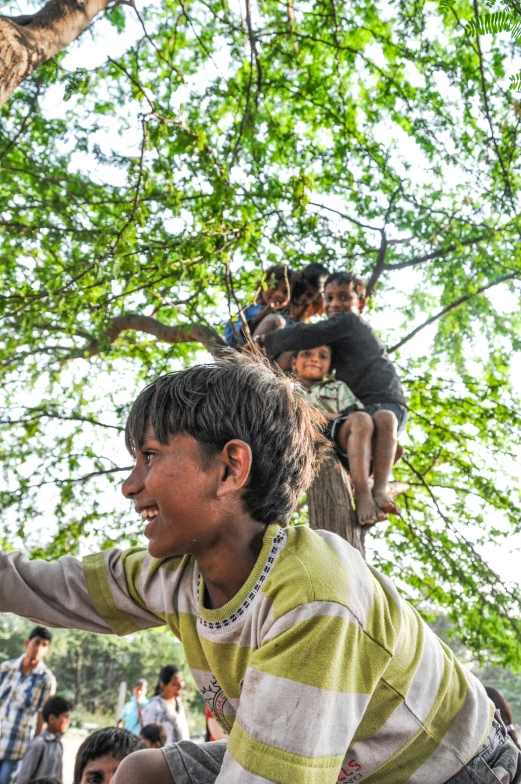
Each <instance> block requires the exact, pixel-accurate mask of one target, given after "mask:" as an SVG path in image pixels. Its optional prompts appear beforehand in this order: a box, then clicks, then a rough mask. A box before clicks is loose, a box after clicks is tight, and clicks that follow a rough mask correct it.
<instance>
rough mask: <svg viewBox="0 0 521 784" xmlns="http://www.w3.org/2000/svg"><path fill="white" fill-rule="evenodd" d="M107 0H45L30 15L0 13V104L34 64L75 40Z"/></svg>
mask: <svg viewBox="0 0 521 784" xmlns="http://www.w3.org/2000/svg"><path fill="white" fill-rule="evenodd" d="M108 4H109V0H49V2H48V3H46V5H44V7H43V8H42V9H41V10H40V11H38V12H37V13H35V14H32V15H30V16H18V17H13V18H8V17H6V16H0V106H2V105H3V104H4V103H5V102H6V101H7V100H8V99H9V98H10V97H11V95H12V94H13V92H14V90H15V89H16V87H17V86H18V85H19V84H20V83H21V82H23V81H24V80H25V79H27V77H28V76H30V75H31V74H32V73H33V71H34V70H36V68H38V66H40V65H41V64H42V63H44V62H45V61H46V60H49V58H51V57H52V56H53V55H55V54H57V53H58V52H61V51H62V50H63V49H65V48H66V47H67V46H68V45H69V44H70V43H72V41H75V40H76V38H78V36H79V35H81V33H83V31H84V30H86V28H87V27H88V26H89V24H90V23H91V22H92V20H93V19H94V17H96V16H97V15H98V14H99V13H100V11H103V10H104V9H105V8H106V7H107V5H108Z"/></svg>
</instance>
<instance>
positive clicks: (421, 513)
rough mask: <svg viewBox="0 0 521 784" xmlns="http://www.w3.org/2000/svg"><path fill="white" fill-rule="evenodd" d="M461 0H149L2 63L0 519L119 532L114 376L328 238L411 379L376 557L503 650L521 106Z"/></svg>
mask: <svg viewBox="0 0 521 784" xmlns="http://www.w3.org/2000/svg"><path fill="white" fill-rule="evenodd" d="M473 17H474V8H473V5H472V4H471V3H469V2H468V0H459V2H457V3H454V4H452V6H451V7H447V8H446V9H445V11H444V12H443V13H440V11H439V10H438V8H437V6H436V5H435V4H428V3H427V4H424V5H419V4H417V3H416V2H413V0H395V1H394V0H393V2H386V3H382V2H378V1H377V0H354V2H350V3H346V2H341V1H340V0H317V2H314V3H308V2H300V0H297V1H296V2H292V0H289V1H288V2H275V1H273V0H263V2H261V3H259V4H258V5H255V6H254V5H252V4H251V2H250V0H244V2H241V3H239V2H235V0H233V2H232V0H230V1H229V2H228V1H227V0H188V1H187V2H185V1H184V0H182V1H181V2H173V0H153V1H152V2H151V3H148V4H146V5H144V6H139V9H135V8H130V7H128V8H122V7H121V6H116V7H113V8H112V9H111V10H109V11H108V12H107V14H106V15H105V17H104V19H103V20H100V21H98V22H96V23H95V24H94V25H93V27H92V28H91V31H90V33H89V34H88V35H90V36H91V38H90V39H89V38H88V36H87V37H86V38H85V39H84V40H83V42H82V43H80V44H79V45H75V46H73V47H72V49H71V50H70V51H69V52H68V53H63V54H61V55H60V56H58V57H56V58H55V59H54V60H52V61H50V62H49V63H47V64H46V65H44V66H42V67H41V68H40V69H39V70H38V71H37V72H36V73H35V74H34V75H33V76H32V77H31V79H30V80H29V81H27V82H26V83H24V84H23V85H22V87H21V88H19V89H18V91H17V93H16V94H15V96H14V97H13V99H12V100H11V101H10V103H9V104H8V105H7V106H6V107H5V108H4V110H3V112H2V125H1V130H0V167H1V177H2V189H1V193H0V200H1V218H0V230H1V235H0V236H1V246H0V269H1V273H0V274H1V284H0V285H1V292H2V298H1V305H0V307H1V315H2V321H1V323H2V327H1V336H0V367H1V369H2V387H3V392H2V400H1V406H2V410H1V412H0V419H1V421H2V443H1V446H0V453H1V457H2V463H3V477H4V483H3V489H2V491H1V493H0V507H1V509H2V511H3V512H4V520H6V521H8V520H14V521H15V525H8V524H7V523H6V524H5V526H4V529H3V536H4V544H5V545H6V546H11V545H12V544H14V543H16V542H17V541H19V537H25V539H26V544H27V546H28V547H29V549H30V550H31V551H32V552H33V554H35V555H40V556H42V557H48V558H51V557H55V556H56V555H58V554H61V553H63V552H69V553H75V552H77V551H78V550H79V547H80V545H81V543H82V542H84V541H85V540H86V539H87V538H89V537H94V538H95V539H96V540H97V541H98V542H100V543H101V544H102V545H103V546H110V544H111V543H113V542H114V541H116V540H118V541H122V540H123V539H126V540H127V541H136V537H137V535H138V532H139V528H140V526H139V525H138V524H137V523H136V522H135V521H133V520H132V519H131V518H130V516H129V514H128V509H127V507H126V506H124V505H122V504H121V503H119V505H118V503H117V502H115V501H114V498H115V495H111V494H110V493H106V492H105V491H106V488H107V485H110V484H111V483H112V484H118V483H119V481H120V478H121V471H122V470H123V469H124V467H125V465H126V464H128V458H125V457H124V455H122V454H121V449H120V447H119V444H120V442H121V440H122V439H121V435H120V433H119V431H120V430H121V427H122V425H123V423H124V419H125V413H126V411H127V410H128V407H129V404H130V402H131V400H132V397H133V395H134V394H135V391H136V389H138V388H139V387H141V386H142V385H143V384H144V383H145V382H146V381H148V380H151V379H152V378H154V377H155V376H156V375H157V374H159V373H162V372H165V371H166V370H169V369H172V368H174V367H176V366H178V364H179V363H191V362H194V361H199V360H200V355H198V353H197V352H198V351H200V349H201V345H200V344H201V343H203V344H206V345H207V344H208V343H209V341H210V340H211V338H212V336H214V335H216V334H217V333H221V332H222V324H223V321H225V320H226V319H227V318H228V313H229V312H230V311H234V310H235V309H236V303H241V304H243V303H244V302H245V301H247V300H248V299H249V298H251V297H252V296H253V294H254V291H255V288H256V285H257V281H258V278H259V271H260V269H261V268H262V267H266V266H267V265H268V264H270V263H273V262H280V261H284V262H286V263H288V264H290V265H291V266H295V267H297V268H299V267H303V266H305V265H306V264H307V263H308V262H310V261H321V262H323V263H325V264H326V265H328V266H329V267H330V268H331V269H341V268H344V267H346V266H348V267H352V268H354V269H355V270H356V272H358V273H359V274H362V275H364V276H366V278H367V279H368V280H369V281H370V285H371V287H372V288H374V287H376V296H375V298H374V304H373V306H372V307H373V309H372V311H371V312H370V313H369V318H370V319H373V318H374V320H375V323H377V324H378V326H379V328H380V330H381V332H382V334H383V336H384V339H385V340H386V341H387V344H388V345H389V346H390V347H391V349H392V350H393V351H394V352H395V354H394V356H395V359H396V361H397V362H398V363H399V367H400V371H401V374H402V377H403V379H404V382H405V386H406V390H407V393H408V395H409V398H410V404H411V419H412V422H411V425H410V428H409V445H408V446H407V459H406V461H404V462H403V463H401V464H400V466H399V467H398V469H397V472H396V474H397V478H400V479H403V480H405V481H408V482H409V483H410V485H411V490H410V491H409V492H408V494H407V496H406V497H405V501H404V515H403V518H402V519H400V520H397V521H393V523H392V524H390V525H388V526H382V527H381V528H379V529H376V530H375V534H374V537H375V542H374V549H375V552H374V555H373V559H374V561H375V562H376V563H377V565H379V566H380V567H381V568H384V569H385V570H386V571H388V572H390V573H392V574H394V576H395V577H399V578H400V580H401V582H402V586H403V587H404V588H405V590H406V591H407V592H408V593H409V594H410V595H411V596H412V597H413V598H415V599H416V600H417V601H419V602H421V603H423V604H424V605H425V604H427V605H429V604H430V605H433V604H434V605H436V606H440V607H442V608H445V610H446V611H447V612H448V614H449V617H450V618H451V620H452V622H453V623H454V624H455V626H456V628H457V630H458V632H459V634H460V636H461V637H462V639H463V640H464V642H465V643H466V645H467V646H468V647H469V648H470V649H472V651H473V652H474V653H475V654H477V655H481V656H483V657H486V658H488V659H490V660H491V661H501V662H503V663H506V664H510V665H512V666H520V665H521V645H520V641H521V638H520V635H521V622H520V620H519V598H520V592H519V590H518V589H517V588H515V587H513V586H505V585H503V584H502V582H501V581H500V579H499V578H498V576H497V575H496V574H494V572H493V571H492V570H491V569H489V567H488V566H487V565H486V563H485V562H484V561H483V560H482V558H481V557H480V554H479V552H480V545H481V544H483V543H485V542H490V541H501V540H502V539H503V538H504V537H505V536H506V537H508V536H510V535H511V534H512V533H514V532H518V531H519V529H520V527H521V526H520V523H519V520H520V514H519V512H520V497H519V491H518V489H517V486H516V481H515V476H516V475H517V474H518V471H519V466H518V463H517V460H518V457H519V453H518V452H517V451H516V449H517V444H518V441H519V439H518V436H519V432H520V416H519V411H520V406H519V401H518V400H517V398H516V396H515V392H514V391H513V389H512V383H511V382H512V379H511V363H512V361H513V360H514V358H515V355H516V352H518V351H519V310H518V300H519V284H518V279H519V275H520V274H521V255H520V246H519V232H520V227H521V221H520V218H519V212H520V210H519V197H518V190H519V177H520V174H519V172H520V168H519V156H520V152H519V150H520V145H519V144H518V141H517V140H518V132H519V124H520V116H521V110H520V107H519V106H518V104H517V103H516V102H515V101H514V99H513V97H512V95H511V94H509V93H508V91H506V90H505V87H504V82H505V78H506V77H507V75H508V74H507V69H508V68H509V67H510V56H511V54H512V53H511V51H510V48H509V47H510V45H509V44H504V43H502V42H501V41H499V40H495V39H494V40H492V41H488V42H487V46H488V49H486V48H485V46H484V44H483V42H481V43H480V41H479V38H473V37H472V36H471V35H469V34H467V33H466V32H465V27H466V24H467V23H468V22H469V21H470V20H471V19H472V18H473ZM107 30H110V35H111V36H112V38H114V41H113V43H111V47H110V50H109V51H111V52H112V54H111V55H110V56H107V45H106V42H107V40H108V37H107ZM116 33H117V35H116ZM104 36H105V37H104ZM142 316H147V317H148V318H147V319H144V320H143V319H142V318H140V317H142ZM430 323H432V324H433V326H432V327H430V328H429V329H428V330H427V329H425V327H426V326H427V325H428V324H430ZM162 325H166V326H167V327H170V328H174V329H165V328H164V327H163V326H162ZM129 328H131V329H130V330H129ZM132 330H133V331H132ZM154 336H155V337H160V338H161V339H155V337H154ZM194 341H198V342H194ZM118 449H119V453H118ZM51 519H55V520H57V524H56V527H55V528H53V529H52V530H50V531H47V528H48V526H49V521H50V520H51ZM89 546H91V544H89Z"/></svg>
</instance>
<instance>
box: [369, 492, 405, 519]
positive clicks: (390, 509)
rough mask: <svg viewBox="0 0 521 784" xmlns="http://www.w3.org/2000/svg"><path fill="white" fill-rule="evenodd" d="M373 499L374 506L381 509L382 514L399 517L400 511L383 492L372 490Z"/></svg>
mask: <svg viewBox="0 0 521 784" xmlns="http://www.w3.org/2000/svg"><path fill="white" fill-rule="evenodd" d="M373 499H374V503H375V504H376V506H377V507H378V508H379V509H381V510H382V512H385V513H386V514H393V515H398V517H399V516H400V510H399V509H398V507H397V506H396V504H395V503H394V501H392V500H391V499H390V498H389V496H387V495H386V494H385V493H384V491H383V490H373Z"/></svg>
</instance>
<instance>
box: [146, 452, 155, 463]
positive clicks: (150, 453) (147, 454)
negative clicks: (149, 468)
mask: <svg viewBox="0 0 521 784" xmlns="http://www.w3.org/2000/svg"><path fill="white" fill-rule="evenodd" d="M155 456H156V453H155V452H143V457H144V458H145V463H146V464H147V465H150V461H151V460H152V458H153V457H155Z"/></svg>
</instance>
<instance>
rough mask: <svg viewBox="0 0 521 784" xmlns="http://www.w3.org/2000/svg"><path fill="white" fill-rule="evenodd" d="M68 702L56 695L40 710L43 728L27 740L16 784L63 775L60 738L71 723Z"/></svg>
mask: <svg viewBox="0 0 521 784" xmlns="http://www.w3.org/2000/svg"><path fill="white" fill-rule="evenodd" d="M71 711H72V703H71V702H69V700H66V699H64V698H63V697H60V696H58V695H56V696H54V697H51V698H50V699H49V700H47V702H46V703H45V705H44V706H43V708H42V715H43V718H44V720H45V721H46V723H47V726H46V728H45V729H44V730H43V731H42V732H41V733H40V734H39V735H38V736H37V737H36V738H33V740H32V741H30V743H29V745H28V746H27V750H26V752H25V754H24V757H23V760H22V767H21V768H20V772H19V773H18V776H17V777H16V784H28V782H29V781H30V780H31V779H36V778H45V777H50V778H52V777H53V776H54V777H56V778H57V779H60V780H61V778H62V775H63V764H62V760H63V746H62V742H61V737H62V735H63V734H64V733H65V732H67V730H68V729H69V725H70V723H71Z"/></svg>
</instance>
